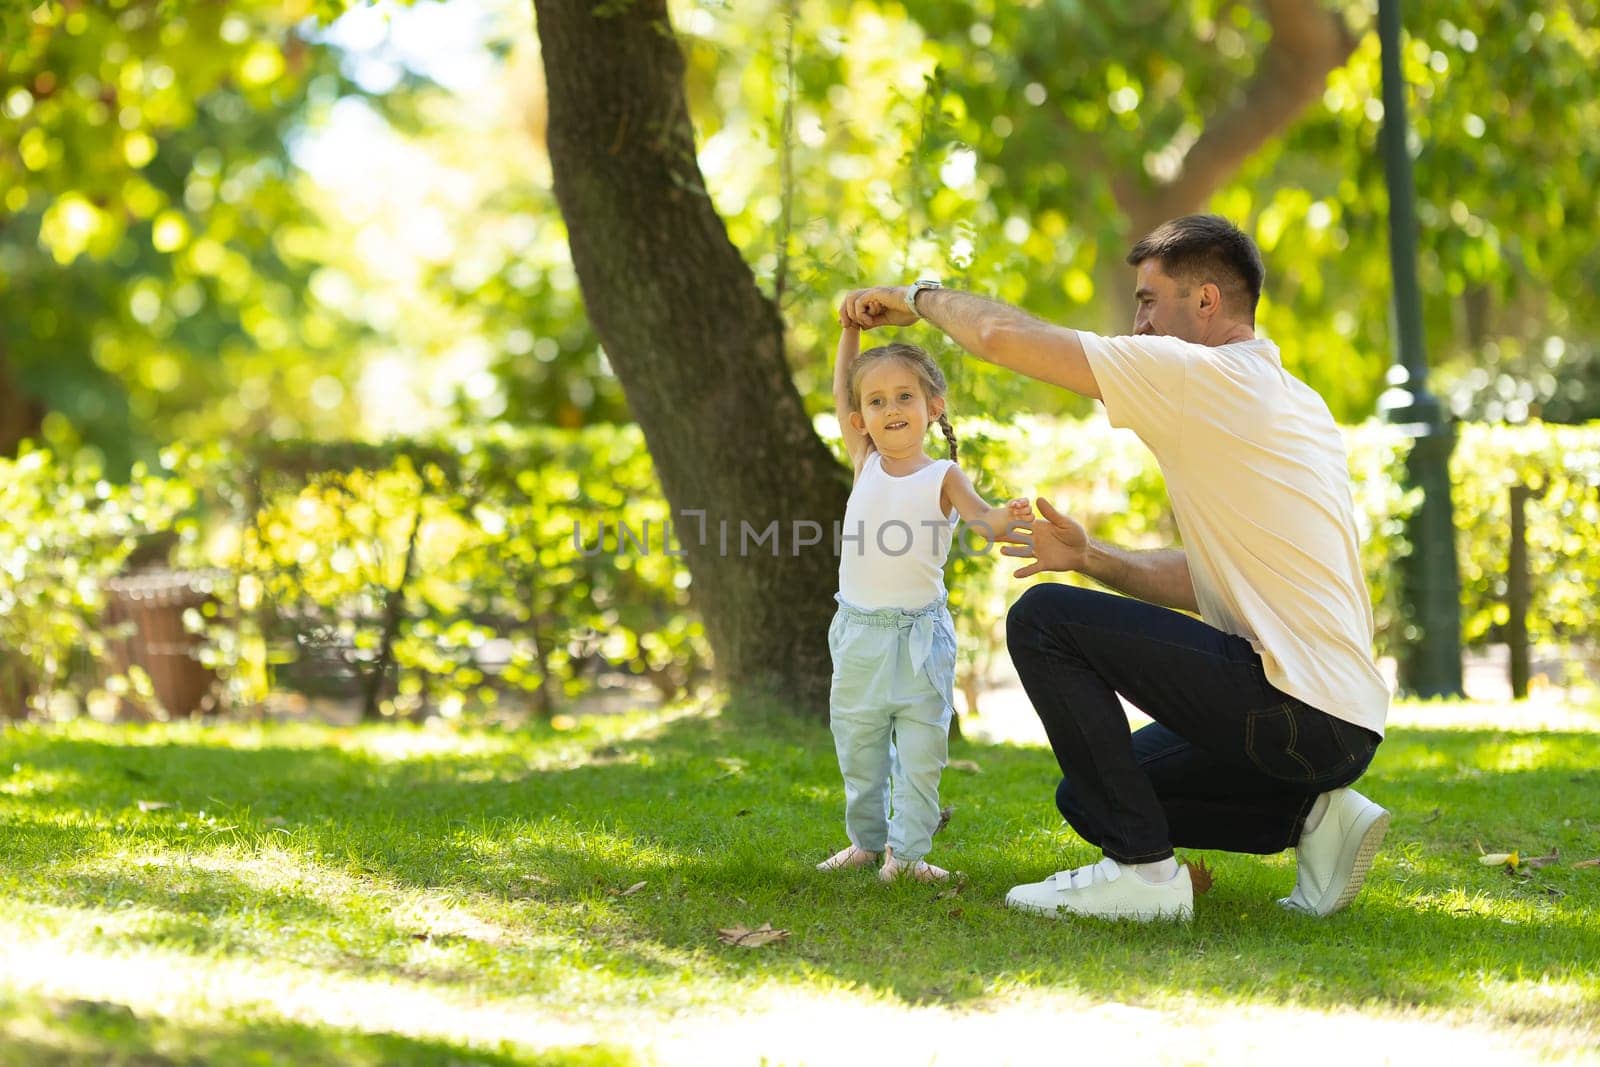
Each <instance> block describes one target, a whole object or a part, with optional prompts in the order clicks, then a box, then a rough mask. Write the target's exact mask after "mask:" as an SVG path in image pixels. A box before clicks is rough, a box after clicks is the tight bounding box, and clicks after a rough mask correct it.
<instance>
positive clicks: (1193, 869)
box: [1183, 860, 1216, 897]
mask: <svg viewBox="0 0 1600 1067" xmlns="http://www.w3.org/2000/svg"><path fill="white" fill-rule="evenodd" d="M1183 865H1184V866H1185V867H1187V868H1189V881H1190V882H1191V883H1192V884H1193V885H1194V895H1195V896H1197V897H1198V896H1204V895H1205V894H1207V893H1209V892H1211V885H1212V883H1213V882H1215V881H1216V878H1215V877H1213V876H1212V874H1211V868H1210V867H1207V866H1206V861H1205V860H1184V861H1183Z"/></svg>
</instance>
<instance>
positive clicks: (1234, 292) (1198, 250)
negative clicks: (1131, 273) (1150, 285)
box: [1128, 215, 1267, 321]
mask: <svg viewBox="0 0 1600 1067" xmlns="http://www.w3.org/2000/svg"><path fill="white" fill-rule="evenodd" d="M1147 259H1154V260H1158V261H1160V263H1161V269H1162V271H1163V272H1164V273H1166V274H1168V275H1170V276H1171V277H1173V278H1175V279H1177V280H1178V281H1180V282H1182V283H1184V284H1186V285H1204V284H1205V283H1206V282H1211V283H1213V284H1215V285H1216V287H1217V288H1218V289H1221V290H1222V298H1223V300H1224V302H1225V303H1226V304H1227V305H1229V306H1230V307H1237V308H1242V309H1244V311H1245V313H1246V314H1248V315H1249V316H1250V319H1251V321H1254V320H1255V315H1256V302H1257V301H1258V300H1260V299H1261V286H1262V284H1263V283H1264V282H1265V281H1266V278H1267V268H1266V267H1264V266H1263V265H1262V263H1261V251H1260V249H1258V248H1256V243H1255V242H1254V241H1252V240H1251V239H1250V235H1249V234H1247V233H1245V232H1244V231H1243V230H1241V229H1239V227H1237V226H1235V225H1234V224H1233V223H1231V222H1229V221H1228V220H1227V219H1225V218H1223V217H1222V216H1221V215H1185V216H1183V217H1182V218H1181V219H1173V220H1172V221H1171V222H1163V223H1162V224H1161V225H1160V226H1157V227H1156V228H1155V229H1153V230H1151V231H1150V232H1149V233H1147V234H1145V235H1144V237H1143V238H1142V239H1140V241H1139V243H1138V244H1136V245H1134V246H1133V250H1132V251H1130V252H1129V253H1128V263H1129V264H1130V265H1131V266H1135V267H1137V266H1138V265H1139V264H1141V263H1143V262H1144V261H1145V260H1147Z"/></svg>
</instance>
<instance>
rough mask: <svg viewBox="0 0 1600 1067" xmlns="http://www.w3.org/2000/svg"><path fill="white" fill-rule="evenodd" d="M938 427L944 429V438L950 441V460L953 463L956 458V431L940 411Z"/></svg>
mask: <svg viewBox="0 0 1600 1067" xmlns="http://www.w3.org/2000/svg"><path fill="white" fill-rule="evenodd" d="M939 429H941V430H943V431H944V438H945V440H946V441H949V442H950V462H952V463H954V462H955V459H956V431H955V427H953V426H951V425H950V419H949V418H948V417H946V415H945V413H944V412H942V411H941V412H939Z"/></svg>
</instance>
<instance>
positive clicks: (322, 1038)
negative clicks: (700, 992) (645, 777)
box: [0, 999, 638, 1067]
mask: <svg viewBox="0 0 1600 1067" xmlns="http://www.w3.org/2000/svg"><path fill="white" fill-rule="evenodd" d="M90 1062H92V1063H97V1064H107V1065H138V1067H161V1065H166V1064H174V1065H175V1064H195V1063H217V1064H242V1063H292V1064H295V1065H296V1067H316V1065H321V1064H327V1065H330V1067H335V1065H337V1067H363V1065H372V1067H387V1065H401V1064H419V1065H421V1064H440V1065H465V1064H474V1065H480V1064H481V1065H484V1067H632V1065H633V1064H636V1063H637V1062H638V1060H637V1059H636V1058H635V1057H634V1055H633V1054H632V1053H631V1052H629V1051H628V1050H627V1049H623V1048H617V1047H613V1046H579V1047H572V1048H557V1049H548V1050H544V1051H539V1052H533V1051H525V1050H519V1049H516V1048H512V1047H509V1046H502V1047H501V1048H499V1049H483V1048H475V1047H472V1046H469V1045H463V1044H455V1043H452V1042H446V1041H437V1040H429V1039H425V1038H411V1037H405V1036H402V1035H398V1034H388V1033H368V1032H364V1031H360V1030H348V1029H339V1028H336V1027H329V1026H307V1025H303V1024H300V1023H294V1022H285V1021H261V1020H256V1021H252V1022H249V1023H247V1024H246V1023H240V1024H236V1025H231V1026H203V1025H195V1024H192V1023H176V1022H172V1021H170V1020H167V1019H164V1018H160V1017H147V1016H140V1015H136V1014H135V1013H134V1012H132V1011H129V1010H128V1009H127V1008H126V1007H125V1006H123V1005H120V1004H115V1003H107V1002H101V1001H85V1000H74V1001H56V1000H45V999H31V1000H27V1001H23V1002H20V1003H18V1002H13V1003H6V1002H4V1001H0V1063H8V1064H10V1063H15V1064H28V1065H30V1067H55V1065H61V1067H66V1065H69V1064H72V1065H76V1064H83V1063H90Z"/></svg>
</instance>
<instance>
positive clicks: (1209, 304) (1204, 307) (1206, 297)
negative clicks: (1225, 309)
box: [1198, 282, 1222, 318]
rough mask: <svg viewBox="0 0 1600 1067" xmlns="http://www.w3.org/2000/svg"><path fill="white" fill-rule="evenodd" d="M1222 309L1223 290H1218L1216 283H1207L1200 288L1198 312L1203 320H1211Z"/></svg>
mask: <svg viewBox="0 0 1600 1067" xmlns="http://www.w3.org/2000/svg"><path fill="white" fill-rule="evenodd" d="M1221 309H1222V290H1221V289H1219V288H1217V285H1216V283H1215V282H1206V283H1205V284H1204V285H1202V286H1201V287H1200V307H1199V308H1198V311H1199V313H1200V316H1201V317H1202V318H1210V317H1211V316H1212V315H1215V314H1216V313H1217V312H1218V311H1220V310H1221Z"/></svg>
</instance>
